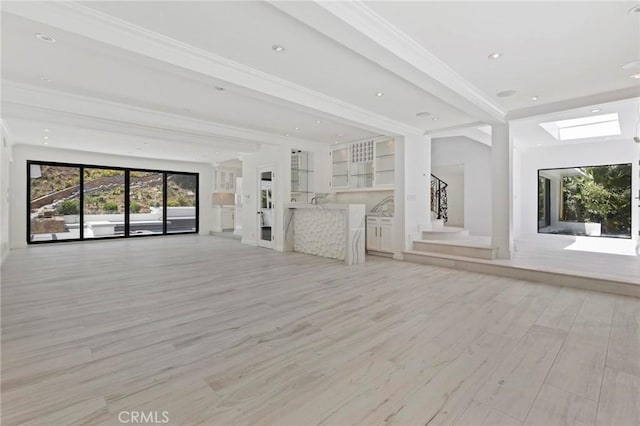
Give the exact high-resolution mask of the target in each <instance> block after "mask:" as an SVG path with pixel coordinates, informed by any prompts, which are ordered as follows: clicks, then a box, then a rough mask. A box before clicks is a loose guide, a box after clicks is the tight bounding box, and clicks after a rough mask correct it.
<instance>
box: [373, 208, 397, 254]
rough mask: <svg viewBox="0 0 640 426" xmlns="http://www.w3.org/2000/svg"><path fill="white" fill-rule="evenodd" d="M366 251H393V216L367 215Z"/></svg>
mask: <svg viewBox="0 0 640 426" xmlns="http://www.w3.org/2000/svg"><path fill="white" fill-rule="evenodd" d="M367 251H374V252H382V253H393V218H392V217H377V216H367Z"/></svg>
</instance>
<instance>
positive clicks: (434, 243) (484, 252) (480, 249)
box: [413, 240, 498, 260]
mask: <svg viewBox="0 0 640 426" xmlns="http://www.w3.org/2000/svg"><path fill="white" fill-rule="evenodd" d="M413 250H414V251H419V252H427V253H436V254H444V255H452V256H463V257H471V258H474V259H487V260H493V259H495V258H496V256H497V255H498V249H497V248H495V247H491V246H489V245H483V244H479V243H472V242H465V241H440V240H417V241H414V242H413Z"/></svg>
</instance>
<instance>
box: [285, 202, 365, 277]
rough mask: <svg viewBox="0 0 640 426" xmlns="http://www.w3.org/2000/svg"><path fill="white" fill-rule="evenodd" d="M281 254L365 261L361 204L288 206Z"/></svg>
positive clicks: (363, 220) (348, 262) (347, 261)
mask: <svg viewBox="0 0 640 426" xmlns="http://www.w3.org/2000/svg"><path fill="white" fill-rule="evenodd" d="M284 248H285V251H297V252H300V253H307V254H313V255H315V256H321V257H328V258H332V259H338V260H343V261H344V263H345V264H347V265H356V264H359V263H364V261H365V205H364V204H333V203H332V204H302V203H300V204H296V203H294V204H289V205H288V206H287V211H286V213H285V241H284Z"/></svg>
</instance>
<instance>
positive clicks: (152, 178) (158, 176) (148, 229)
mask: <svg viewBox="0 0 640 426" xmlns="http://www.w3.org/2000/svg"><path fill="white" fill-rule="evenodd" d="M163 188H164V173H162V172H144V171H139V170H131V171H130V172H129V235H130V236H141V235H154V234H163V233H164V213H163V206H164V189H163Z"/></svg>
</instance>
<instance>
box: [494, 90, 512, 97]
mask: <svg viewBox="0 0 640 426" xmlns="http://www.w3.org/2000/svg"><path fill="white" fill-rule="evenodd" d="M515 94H516V91H515V90H504V91H502V92H498V93H496V96H497V97H499V98H508V97H509V96H513V95H515Z"/></svg>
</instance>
